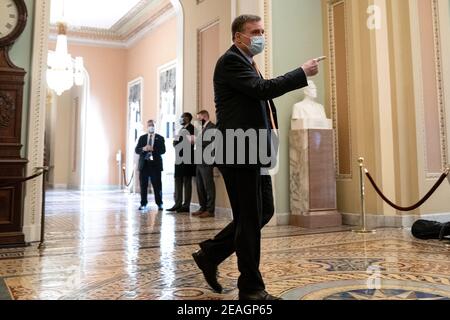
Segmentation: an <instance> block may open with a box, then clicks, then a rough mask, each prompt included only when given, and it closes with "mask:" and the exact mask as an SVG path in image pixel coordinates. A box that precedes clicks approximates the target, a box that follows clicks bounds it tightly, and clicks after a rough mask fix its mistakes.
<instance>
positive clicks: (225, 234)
mask: <svg viewBox="0 0 450 320" xmlns="http://www.w3.org/2000/svg"><path fill="white" fill-rule="evenodd" d="M220 171H221V173H222V175H223V178H224V180H225V185H226V188H227V192H228V197H229V199H230V202H231V207H232V210H233V222H231V223H230V224H229V225H228V226H227V227H225V229H223V230H222V231H221V232H220V233H219V234H217V235H216V237H215V238H214V239H212V240H207V241H205V242H203V243H201V244H200V247H201V249H202V250H203V251H204V252H205V254H206V256H207V257H208V258H209V259H210V261H211V262H212V263H214V264H217V265H219V264H220V263H222V262H223V261H224V260H225V259H227V258H228V257H229V256H231V255H232V254H233V253H234V252H236V255H237V259H238V268H239V271H240V277H239V280H238V288H239V290H240V291H244V292H248V291H257V290H264V289H265V285H264V281H263V279H262V276H261V273H260V271H259V263H260V255H261V229H262V228H263V227H264V226H265V225H266V224H267V223H269V221H270V220H271V219H272V217H273V215H274V204H273V193H272V180H271V177H270V176H261V172H260V170H259V169H238V168H229V167H223V168H220Z"/></svg>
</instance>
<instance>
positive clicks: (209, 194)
mask: <svg viewBox="0 0 450 320" xmlns="http://www.w3.org/2000/svg"><path fill="white" fill-rule="evenodd" d="M197 120H199V121H200V122H201V123H202V132H201V134H200V138H201V139H199V141H198V143H196V144H195V145H196V149H199V150H196V151H195V152H196V153H197V152H200V153H203V151H204V150H205V149H206V148H207V147H208V146H209V145H210V144H211V141H208V138H207V137H206V138H205V139H203V137H205V134H206V133H207V132H208V130H213V129H215V128H216V125H215V124H214V123H212V122H211V121H210V119H209V112H208V111H206V110H202V111H200V112H199V113H198V114H197ZM196 180H197V194H198V202H199V204H200V210H199V211H197V212H194V213H193V214H192V215H193V216H194V217H196V216H198V217H199V218H213V217H214V216H215V211H216V185H215V183H214V166H213V165H211V164H208V163H206V162H205V161H204V159H202V162H201V163H197V175H196Z"/></svg>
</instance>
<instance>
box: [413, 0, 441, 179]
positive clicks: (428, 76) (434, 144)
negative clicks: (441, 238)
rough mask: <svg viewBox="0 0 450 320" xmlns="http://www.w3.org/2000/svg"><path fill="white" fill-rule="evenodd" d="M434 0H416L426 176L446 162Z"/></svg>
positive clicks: (438, 40)
mask: <svg viewBox="0 0 450 320" xmlns="http://www.w3.org/2000/svg"><path fill="white" fill-rule="evenodd" d="M438 5H439V4H438V0H420V1H418V6H419V22H420V43H421V56H422V61H421V62H422V81H423V82H422V85H423V119H424V130H425V134H424V137H425V141H424V145H425V154H424V157H425V165H426V173H427V175H428V177H430V178H431V177H434V176H436V175H439V174H440V173H441V171H442V168H443V167H445V165H446V164H447V162H448V157H447V135H446V131H447V128H446V120H445V103H444V92H443V76H442V74H443V73H442V52H441V39H440V32H439V7H438Z"/></svg>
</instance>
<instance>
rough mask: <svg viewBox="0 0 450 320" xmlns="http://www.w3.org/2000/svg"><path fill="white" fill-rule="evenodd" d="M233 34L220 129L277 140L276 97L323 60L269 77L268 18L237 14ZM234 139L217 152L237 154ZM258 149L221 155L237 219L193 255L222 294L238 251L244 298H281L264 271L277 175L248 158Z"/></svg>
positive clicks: (223, 76)
mask: <svg viewBox="0 0 450 320" xmlns="http://www.w3.org/2000/svg"><path fill="white" fill-rule="evenodd" d="M232 37H233V42H234V45H233V46H232V47H231V48H230V49H229V50H228V51H227V52H226V53H225V54H224V55H223V56H222V57H221V58H220V59H219V61H218V62H217V65H216V69H215V72H214V93H215V103H216V114H217V130H218V131H220V132H221V133H222V136H226V132H229V131H234V132H239V131H256V132H260V131H263V132H266V133H268V134H267V137H268V139H267V141H264V140H261V141H263V142H262V145H263V146H264V144H266V143H267V145H268V146H270V145H271V144H273V141H274V140H275V139H272V138H271V133H272V132H275V133H276V130H277V117H276V116H277V115H276V109H275V105H274V103H273V101H272V99H275V98H277V97H280V96H282V95H284V94H285V93H287V92H290V91H293V90H296V89H300V88H302V87H305V86H307V85H308V81H307V77H309V76H314V75H316V74H317V73H318V61H319V60H320V59H313V60H310V61H308V62H306V63H305V64H303V65H302V66H300V65H298V67H297V68H295V69H294V70H292V71H291V72H288V73H286V74H285V75H283V76H280V77H278V78H274V79H270V80H265V79H264V78H263V77H262V75H261V73H260V72H259V70H258V67H257V66H256V63H255V61H254V56H255V55H258V54H260V53H262V52H263V51H264V46H265V38H264V23H263V21H262V19H261V18H260V17H258V16H254V15H242V16H239V17H237V18H236V19H235V20H234V22H233V25H232ZM264 139H265V138H264ZM265 140H266V139H265ZM228 142H229V140H228V141H226V142H224V143H223V144H222V147H221V148H223V149H222V152H221V153H217V152H216V155H217V154H224V159H226V158H227V157H226V155H227V153H228V154H233V150H227V143H228ZM233 148H234V147H233ZM258 148H259V147H254V146H252V145H251V144H249V143H247V144H246V145H245V148H240V149H239V150H237V152H234V154H244V155H246V157H245V159H246V162H245V163H239V161H234V162H233V161H231V163H230V162H229V161H228V160H227V161H226V162H222V163H219V161H220V159H219V160H217V158H216V164H217V166H218V167H219V170H220V172H221V173H222V176H223V178H224V181H225V185H226V189H227V193H228V197H229V199H230V203H231V208H232V211H233V222H231V223H230V224H229V225H228V226H227V227H225V229H223V230H222V231H221V232H220V233H218V234H217V235H216V237H215V238H214V239H211V240H207V241H204V242H202V243H201V244H200V248H201V250H200V251H198V252H196V253H194V254H193V258H194V260H195V262H196V264H197V266H198V267H199V268H200V270H201V271H202V272H203V275H204V277H205V280H206V281H207V283H208V284H209V285H210V286H211V288H212V289H213V290H214V291H215V292H218V293H220V292H222V286H221V285H220V283H219V282H218V279H217V272H218V266H219V265H220V264H221V263H222V262H223V261H225V260H226V259H227V258H228V257H230V256H231V255H232V254H233V253H234V252H236V255H237V261H238V268H239V272H240V276H239V279H238V288H239V299H240V300H277V299H278V298H277V297H275V296H273V295H271V294H269V293H268V292H267V291H266V290H265V284H264V281H263V279H262V275H261V272H260V271H259V263H260V252H261V229H262V227H264V225H266V224H267V223H268V222H269V221H270V220H271V218H272V216H273V214H274V201H273V191H272V181H271V177H270V176H268V175H263V174H262V173H263V172H264V171H263V170H262V169H264V168H265V167H267V164H263V163H264V161H262V160H261V159H259V158H258V159H259V160H258V161H257V162H256V163H253V162H252V161H247V159H250V158H251V156H250V155H252V154H253V152H255V150H256V151H258ZM262 149H263V148H261V150H262ZM268 150H271V149H268ZM275 153H276V152H275ZM256 156H257V157H258V155H256ZM230 158H231V156H230ZM274 158H276V155H275V157H274ZM270 166H273V163H272V164H270Z"/></svg>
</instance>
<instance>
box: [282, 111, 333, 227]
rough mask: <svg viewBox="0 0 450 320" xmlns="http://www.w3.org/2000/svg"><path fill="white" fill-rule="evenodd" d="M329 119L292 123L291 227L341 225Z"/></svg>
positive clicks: (294, 121)
mask: <svg viewBox="0 0 450 320" xmlns="http://www.w3.org/2000/svg"><path fill="white" fill-rule="evenodd" d="M331 128H332V124H331V120H328V119H299V120H293V121H292V129H293V130H292V131H291V133H290V170H291V171H290V178H291V180H290V185H291V218H290V224H291V225H295V226H299V227H303V228H326V227H336V226H340V225H342V216H341V214H340V213H338V211H337V204H336V173H335V166H334V153H333V130H332V129H331Z"/></svg>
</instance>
